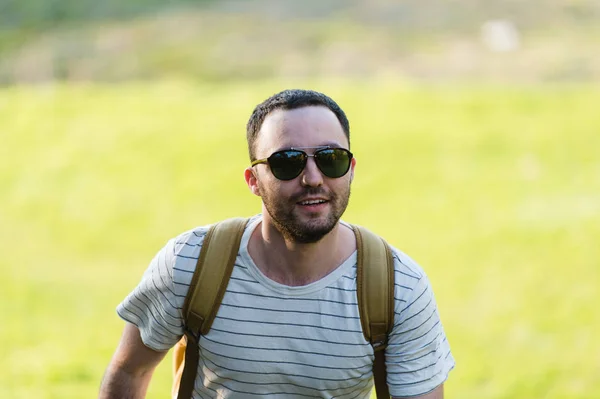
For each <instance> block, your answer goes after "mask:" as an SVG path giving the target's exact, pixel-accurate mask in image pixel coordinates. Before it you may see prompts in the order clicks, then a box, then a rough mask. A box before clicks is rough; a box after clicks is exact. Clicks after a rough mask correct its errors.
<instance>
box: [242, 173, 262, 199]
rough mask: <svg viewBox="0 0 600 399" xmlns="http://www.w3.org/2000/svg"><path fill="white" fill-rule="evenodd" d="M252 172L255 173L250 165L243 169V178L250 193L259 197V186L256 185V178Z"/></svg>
mask: <svg viewBox="0 0 600 399" xmlns="http://www.w3.org/2000/svg"><path fill="white" fill-rule="evenodd" d="M254 173H255V171H254V169H252V168H251V167H250V168H246V170H244V179H245V180H246V184H247V185H248V188H249V189H250V191H251V192H252V194H254V195H257V196H259V197H260V188H259V186H258V179H257V178H256V175H255V174H254Z"/></svg>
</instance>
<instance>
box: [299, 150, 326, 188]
mask: <svg viewBox="0 0 600 399" xmlns="http://www.w3.org/2000/svg"><path fill="white" fill-rule="evenodd" d="M302 185H304V186H307V187H319V186H321V185H323V174H322V173H321V171H320V170H319V168H318V167H317V164H316V163H315V159H314V158H313V157H309V158H308V160H307V161H306V166H305V167H304V170H303V171H302Z"/></svg>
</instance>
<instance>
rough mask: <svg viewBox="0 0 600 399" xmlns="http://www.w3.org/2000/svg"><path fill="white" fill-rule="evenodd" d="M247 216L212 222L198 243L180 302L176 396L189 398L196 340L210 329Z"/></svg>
mask: <svg viewBox="0 0 600 399" xmlns="http://www.w3.org/2000/svg"><path fill="white" fill-rule="evenodd" d="M247 223H248V219H245V218H233V219H227V220H224V221H222V222H219V223H217V224H214V225H212V226H211V227H210V229H209V230H208V232H207V234H206V236H205V237H204V242H203V243H202V249H201V250H200V256H199V257H198V263H197V264H196V270H195V271H194V276H193V277H192V282H191V284H190V289H189V291H188V294H187V296H186V298H185V302H184V304H183V316H184V318H185V336H186V338H187V345H186V349H185V361H184V368H183V374H182V377H181V383H180V385H179V393H178V395H177V398H178V399H190V398H191V397H192V392H193V390H194V381H195V379H196V374H197V372H198V371H197V370H198V361H199V355H198V350H199V349H198V340H199V338H200V335H204V334H207V333H208V331H210V327H211V325H212V322H213V320H214V319H215V316H216V315H217V311H218V310H219V306H220V305H221V301H222V300H223V295H224V294H225V290H226V289H227V284H228V282H229V278H230V277H231V272H232V271H233V265H234V263H235V259H236V257H237V254H238V251H239V247H240V242H241V240H242V235H243V234H244V229H245V227H246V224H247Z"/></svg>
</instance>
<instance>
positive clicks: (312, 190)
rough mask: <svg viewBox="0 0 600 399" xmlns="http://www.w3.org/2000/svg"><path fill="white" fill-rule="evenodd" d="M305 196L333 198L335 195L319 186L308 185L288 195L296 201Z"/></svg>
mask: <svg viewBox="0 0 600 399" xmlns="http://www.w3.org/2000/svg"><path fill="white" fill-rule="evenodd" d="M306 197H323V198H326V199H328V200H332V199H334V198H335V195H334V194H333V193H331V192H328V191H326V190H324V189H323V188H320V187H308V188H306V189H304V190H302V191H301V192H298V193H296V194H294V195H292V196H291V197H290V199H291V201H292V202H298V201H300V200H302V199H303V198H306Z"/></svg>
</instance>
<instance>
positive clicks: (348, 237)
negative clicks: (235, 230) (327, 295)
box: [248, 219, 356, 286]
mask: <svg viewBox="0 0 600 399" xmlns="http://www.w3.org/2000/svg"><path fill="white" fill-rule="evenodd" d="M248 250H249V252H250V256H251V257H252V258H253V260H254V262H255V263H256V265H257V267H258V268H259V270H260V271H261V272H262V273H263V274H264V275H266V276H267V277H269V278H270V279H271V280H274V281H276V282H278V283H280V284H285V285H289V286H301V285H307V284H310V283H312V282H315V281H317V280H319V279H321V278H323V277H325V276H326V275H328V274H329V273H331V272H332V271H333V270H335V269H336V268H337V267H338V266H339V265H341V263H342V262H343V261H344V260H345V259H347V258H348V257H349V256H350V255H351V254H352V252H354V251H355V250H356V240H355V238H354V233H353V232H352V230H351V229H350V228H348V227H346V226H344V225H341V224H340V223H338V224H337V225H336V226H335V227H334V228H333V230H331V231H330V232H329V233H328V234H327V235H325V236H324V237H323V238H322V239H321V240H319V241H318V242H316V243H311V244H304V243H298V242H295V241H292V240H289V239H286V238H285V237H284V236H283V235H282V234H281V233H280V232H279V230H277V229H276V228H275V227H274V226H273V225H272V224H270V223H269V222H268V221H265V219H263V221H262V222H261V226H260V228H257V229H256V230H255V231H254V232H253V233H252V236H251V238H250V243H249V246H248Z"/></svg>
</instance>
